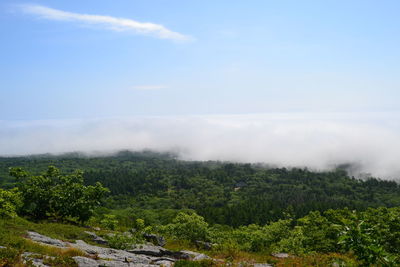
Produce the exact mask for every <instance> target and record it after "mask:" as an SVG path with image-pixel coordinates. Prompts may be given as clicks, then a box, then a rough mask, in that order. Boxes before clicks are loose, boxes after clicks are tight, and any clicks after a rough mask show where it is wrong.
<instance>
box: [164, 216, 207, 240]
mask: <svg viewBox="0 0 400 267" xmlns="http://www.w3.org/2000/svg"><path fill="white" fill-rule="evenodd" d="M167 229H168V231H169V232H170V233H171V234H173V235H174V236H176V237H177V238H179V239H184V240H189V241H191V242H195V241H196V240H206V239H207V235H208V223H207V222H206V221H205V220H204V218H203V217H201V216H200V215H197V214H196V213H195V212H180V213H178V215H177V216H176V217H175V219H174V220H173V221H172V224H169V225H168V226H167Z"/></svg>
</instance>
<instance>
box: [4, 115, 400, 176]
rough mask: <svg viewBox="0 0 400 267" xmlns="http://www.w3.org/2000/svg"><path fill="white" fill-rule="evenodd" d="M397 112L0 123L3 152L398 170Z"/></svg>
mask: <svg viewBox="0 0 400 267" xmlns="http://www.w3.org/2000/svg"><path fill="white" fill-rule="evenodd" d="M398 122H399V114H393V113H390V114H388V113H363V114H360V113H320V114H316V113H314V114H313V113H271V114H251V115H209V116H176V117H173V116H168V117H166V116H164V117H133V118H106V119H90V120H85V119H79V120H45V121H12V122H10V121H1V122H0V125H1V127H0V154H1V155H3V156H11V155H27V154H40V153H55V154H57V153H63V152H72V151H80V152H86V153H88V154H90V155H94V154H96V153H112V152H115V151H118V150H122V149H129V150H133V151H138V150H143V149H150V150H154V151H160V152H166V151H172V152H176V153H177V154H178V155H179V157H180V158H182V159H185V160H223V161H234V162H261V163H267V164H273V165H278V166H285V167H291V166H296V167H308V168H312V169H318V170H321V169H329V168H332V167H334V166H335V165H337V164H344V163H352V164H355V166H357V167H359V169H357V170H356V172H361V173H371V174H372V175H374V176H378V177H381V178H385V179H397V177H399V176H400V175H399V174H400V164H398V159H399V158H400V157H399V156H400V127H399V123H398Z"/></svg>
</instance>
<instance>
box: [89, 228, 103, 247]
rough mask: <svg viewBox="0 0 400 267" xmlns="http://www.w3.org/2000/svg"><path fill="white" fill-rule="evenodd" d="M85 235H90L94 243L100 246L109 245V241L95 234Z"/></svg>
mask: <svg viewBox="0 0 400 267" xmlns="http://www.w3.org/2000/svg"><path fill="white" fill-rule="evenodd" d="M85 234H87V235H89V236H90V237H91V238H92V241H93V242H95V243H97V244H100V245H107V244H108V242H107V240H105V239H104V238H102V237H100V236H98V235H96V234H95V233H93V232H89V231H85Z"/></svg>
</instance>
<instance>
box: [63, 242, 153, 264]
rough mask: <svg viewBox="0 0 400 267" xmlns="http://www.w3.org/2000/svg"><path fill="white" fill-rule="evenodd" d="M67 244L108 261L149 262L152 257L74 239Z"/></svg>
mask: <svg viewBox="0 0 400 267" xmlns="http://www.w3.org/2000/svg"><path fill="white" fill-rule="evenodd" d="M69 245H70V246H71V247H74V248H77V249H80V250H83V251H85V252H86V253H89V254H92V255H97V257H98V258H100V259H107V260H110V261H120V262H131V263H140V264H150V262H151V261H152V260H153V258H152V257H148V256H145V255H136V254H133V253H130V252H128V251H125V250H120V249H112V248H103V247H98V246H92V245H89V244H87V243H86V242H84V241H82V240H76V241H75V243H70V244H69ZM113 266H114V265H113ZM121 266H123V265H121Z"/></svg>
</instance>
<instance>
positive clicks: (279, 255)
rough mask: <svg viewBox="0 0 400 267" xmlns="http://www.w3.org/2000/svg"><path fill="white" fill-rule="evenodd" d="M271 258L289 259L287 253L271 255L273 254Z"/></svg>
mask: <svg viewBox="0 0 400 267" xmlns="http://www.w3.org/2000/svg"><path fill="white" fill-rule="evenodd" d="M271 256H273V257H275V258H280V259H285V258H289V254H287V253H273V254H271Z"/></svg>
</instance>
